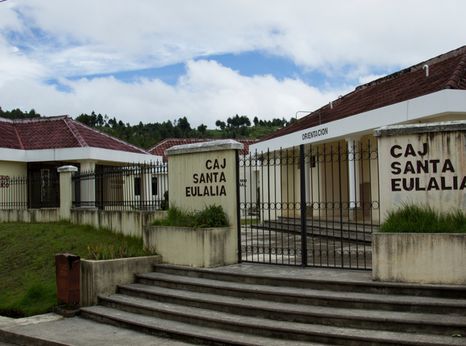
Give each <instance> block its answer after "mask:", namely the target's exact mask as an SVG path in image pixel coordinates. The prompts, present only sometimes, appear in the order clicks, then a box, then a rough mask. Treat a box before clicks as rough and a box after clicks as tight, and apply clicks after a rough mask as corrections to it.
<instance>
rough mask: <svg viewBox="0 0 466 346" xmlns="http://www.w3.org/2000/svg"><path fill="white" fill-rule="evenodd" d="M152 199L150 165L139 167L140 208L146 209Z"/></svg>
mask: <svg viewBox="0 0 466 346" xmlns="http://www.w3.org/2000/svg"><path fill="white" fill-rule="evenodd" d="M151 201H152V174H151V171H150V167H146V166H143V167H141V209H147V208H148V207H149V206H150V205H151V204H150V202H151Z"/></svg>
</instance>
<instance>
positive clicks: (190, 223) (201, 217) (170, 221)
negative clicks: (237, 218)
mask: <svg viewBox="0 0 466 346" xmlns="http://www.w3.org/2000/svg"><path fill="white" fill-rule="evenodd" d="M228 224H229V223H228V218H227V216H226V214H225V212H224V210H223V208H222V207H221V206H217V205H211V206H207V207H205V208H204V209H202V210H200V211H196V212H188V211H184V210H181V209H179V208H176V207H171V208H170V209H168V213H167V217H166V218H165V219H162V220H157V221H155V222H154V225H159V226H178V227H194V228H208V227H226V226H228Z"/></svg>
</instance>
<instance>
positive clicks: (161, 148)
mask: <svg viewBox="0 0 466 346" xmlns="http://www.w3.org/2000/svg"><path fill="white" fill-rule="evenodd" d="M214 140H215V139H211V138H166V139H164V140H163V141H161V142H160V143H158V144H157V145H155V146H153V147H152V148H150V149H148V150H147V151H148V152H149V153H151V154H152V155H160V156H163V160H164V161H166V159H167V158H166V156H165V150H167V149H169V148H171V147H173V146H175V145H181V144H191V143H199V142H209V141H214ZM234 140H235V141H238V142H240V143H242V144H243V146H244V147H243V150H242V151H241V154H242V155H246V154H247V153H248V152H249V146H250V145H251V144H253V143H255V142H256V140H255V139H236V138H234Z"/></svg>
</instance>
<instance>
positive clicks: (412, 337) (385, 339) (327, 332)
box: [83, 306, 462, 346]
mask: <svg viewBox="0 0 466 346" xmlns="http://www.w3.org/2000/svg"><path fill="white" fill-rule="evenodd" d="M96 309H100V310H102V307H99V306H97V307H91V308H85V309H84V310H83V311H84V313H95V310H96ZM107 309H108V310H113V311H117V314H118V315H120V316H121V315H127V316H130V317H131V316H133V317H134V316H138V318H139V319H141V315H138V314H134V313H129V312H122V311H121V310H117V309H113V308H107ZM93 311H94V312H93ZM97 314H98V313H97ZM142 318H143V319H144V317H142ZM117 319H118V317H117ZM145 319H146V320H151V319H155V320H160V319H158V318H152V317H149V316H145ZM120 320H122V321H124V319H120ZM127 322H128V321H127ZM129 323H131V322H129ZM177 323H180V324H186V323H183V322H177ZM238 323H239V322H238ZM239 326H241V324H239ZM242 326H244V327H251V324H250V323H249V324H246V323H243V324H242ZM197 327H201V326H197ZM202 328H209V329H216V330H219V329H218V328H211V327H202ZM256 328H262V329H265V330H269V332H270V333H277V332H282V333H284V334H285V333H286V334H288V335H292V333H295V332H296V331H295V330H292V329H287V328H283V327H280V326H275V327H273V328H270V327H266V328H264V327H263V326H256ZM220 330H222V331H223V330H224V329H220ZM228 332H229V333H232V332H231V331H228ZM238 334H240V333H238ZM300 334H301V335H306V336H307V337H310V338H311V337H317V338H327V339H333V340H335V341H337V340H340V341H341V340H351V341H360V342H363V343H371V344H372V343H380V344H394V345H425V346H430V345H432V346H433V345H449V346H453V345H462V343H460V342H459V341H461V340H459V339H455V338H452V337H444V336H437V335H424V334H419V333H418V334H410V333H400V332H387V331H376V330H362V329H356V328H341V327H329V326H321V325H317V326H313V328H312V327H311V325H306V330H302V331H300ZM368 334H369V335H368ZM371 334H372V335H371ZM247 335H252V334H247ZM277 340H281V341H282V342H283V341H284V340H286V339H283V338H281V339H278V338H277ZM457 340H459V341H457Z"/></svg>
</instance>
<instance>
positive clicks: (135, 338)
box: [0, 313, 192, 346]
mask: <svg viewBox="0 0 466 346" xmlns="http://www.w3.org/2000/svg"><path fill="white" fill-rule="evenodd" d="M6 345H8V346H10V345H47V346H63V345H73V346H75V345H76V346H88V345H93V346H107V345H111V346H120V345H121V346H127V345H150V346H156V345H157V346H187V345H192V344H190V343H186V342H181V341H176V340H171V339H165V338H161V337H157V336H152V335H148V334H143V333H138V332H135V331H132V330H129V329H123V328H117V327H114V326H110V325H107V324H102V323H97V322H93V321H90V320H86V319H83V318H80V317H72V318H63V317H61V316H60V315H57V314H54V313H49V314H45V315H38V316H33V317H28V318H19V319H13V318H6V317H0V346H6Z"/></svg>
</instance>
